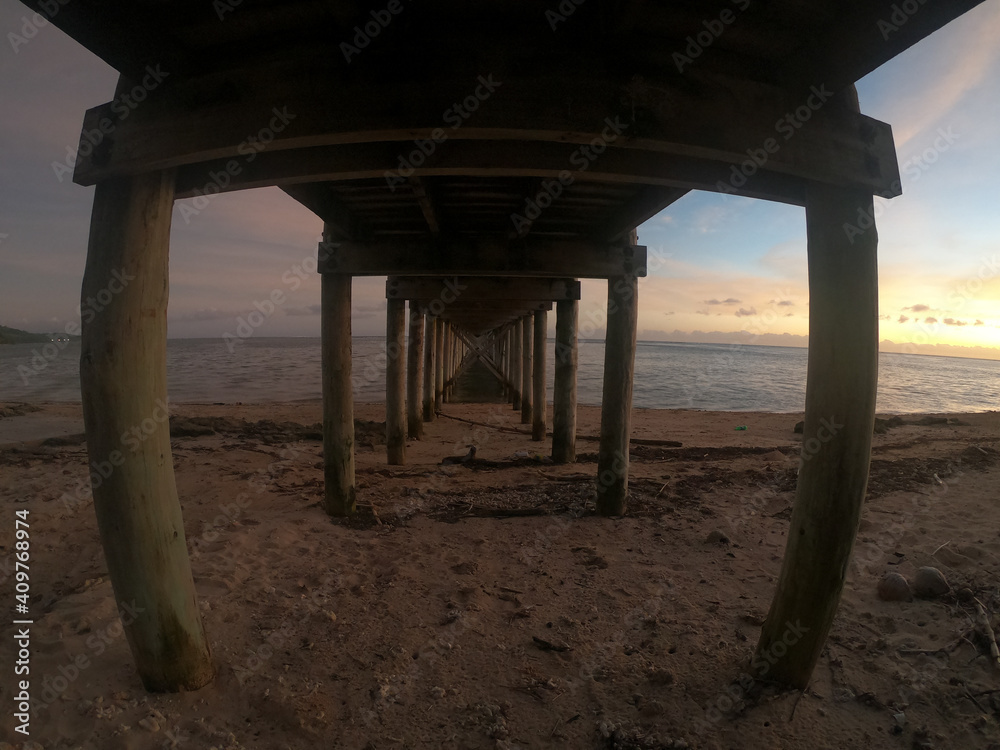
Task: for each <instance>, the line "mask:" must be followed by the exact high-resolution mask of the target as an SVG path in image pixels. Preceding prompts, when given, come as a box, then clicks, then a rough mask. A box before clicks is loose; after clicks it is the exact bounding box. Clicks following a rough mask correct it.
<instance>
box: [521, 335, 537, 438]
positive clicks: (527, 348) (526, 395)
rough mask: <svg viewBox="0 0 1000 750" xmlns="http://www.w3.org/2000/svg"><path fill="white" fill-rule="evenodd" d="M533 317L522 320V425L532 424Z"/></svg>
mask: <svg viewBox="0 0 1000 750" xmlns="http://www.w3.org/2000/svg"><path fill="white" fill-rule="evenodd" d="M533 324H534V323H533V320H532V318H531V315H525V316H524V317H523V318H521V424H531V399H532V397H533V394H532V386H531V370H532V367H531V355H532V343H531V342H532V337H531V334H532V326H533Z"/></svg>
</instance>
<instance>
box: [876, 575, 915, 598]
mask: <svg viewBox="0 0 1000 750" xmlns="http://www.w3.org/2000/svg"><path fill="white" fill-rule="evenodd" d="M878 598H879V599H881V600H882V601H884V602H908V601H911V600H912V599H913V592H912V591H910V584H909V583H907V581H906V579H905V578H903V576H901V575H900V574H899V573H886V574H885V575H884V576H882V580H881V581H879V582H878Z"/></svg>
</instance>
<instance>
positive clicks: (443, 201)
mask: <svg viewBox="0 0 1000 750" xmlns="http://www.w3.org/2000/svg"><path fill="white" fill-rule="evenodd" d="M25 4H26V5H28V6H30V7H32V8H33V9H34V10H37V11H38V12H39V13H43V14H44V13H46V6H47V5H49V4H50V3H47V2H26V3H25ZM977 4H978V1H977V0H957V1H949V2H946V1H945V0H926V1H925V2H922V3H919V4H918V3H913V4H912V5H913V12H912V13H911V12H909V11H906V10H905V8H906V7H908V6H907V4H905V3H904V4H903V6H902V8H901V7H900V6H899V5H898V4H896V3H891V2H887V1H886V0H871V1H867V0H866V1H865V2H861V0H850V1H849V2H842V1H841V0H817V1H815V2H803V1H802V0H772V1H769V2H750V0H732V1H728V0H727V1H724V2H723V1H718V2H710V3H694V2H671V3H653V2H647V1H645V0H620V1H617V2H604V1H602V0H588V2H586V3H584V2H582V0H572V1H571V0H563V2H561V3H552V4H551V6H542V5H538V4H536V3H529V2H508V1H506V0H505V1H503V2H501V1H500V0H495V1H493V0H491V1H490V2H483V3H477V4H475V5H474V6H471V5H469V4H468V3H459V2H454V1H449V2H440V3H435V4H433V6H431V7H428V6H427V5H417V4H412V5H411V4H409V3H405V2H403V0H389V2H387V3H386V4H385V5H379V6H377V7H374V8H372V7H369V6H368V5H362V4H358V3H355V2H329V3H317V2H290V3H274V2H263V1H262V2H251V1H250V0H244V2H229V1H228V0H222V1H221V2H214V3H208V2H197V3H196V2H191V1H190V0H183V1H182V2H172V3H164V2H155V1H153V0H137V1H136V0H133V1H130V2H124V0H115V1H113V2H109V1H108V0H102V1H101V2H98V1H97V0H73V2H71V3H66V4H65V5H62V4H60V5H59V6H58V12H57V13H56V14H54V15H52V18H51V21H52V23H53V24H55V25H56V26H58V27H60V28H62V29H63V30H64V31H65V32H66V33H68V34H69V35H70V36H72V37H73V38H74V39H76V40H77V41H79V42H80V43H81V44H82V45H84V46H85V47H86V48H88V49H90V50H91V51H93V52H94V53H95V54H97V55H98V56H100V57H101V58H103V59H104V60H105V61H107V62H108V63H109V64H111V65H112V66H113V67H114V68H116V69H117V70H118V71H119V72H120V73H121V79H120V84H119V87H118V90H117V91H116V93H115V97H114V99H113V100H112V101H110V102H107V103H105V104H101V105H99V106H96V107H94V108H93V109H91V110H89V111H88V112H87V113H86V116H85V118H84V124H83V131H82V135H81V141H80V151H79V158H78V161H77V164H76V170H75V176H74V179H75V180H76V182H78V183H79V184H81V185H96V192H95V196H94V209H93V222H92V229H91V235H90V245H89V252H88V258H87V267H86V275H85V278H84V282H83V288H84V292H83V293H84V297H86V296H87V295H88V294H93V293H94V292H96V291H97V290H99V289H101V288H102V286H103V284H104V283H105V282H106V279H107V278H108V276H109V275H110V274H111V273H112V272H114V271H121V272H124V273H130V274H133V275H134V276H135V278H136V281H135V282H133V283H131V284H130V285H129V286H128V287H127V289H126V291H125V292H123V293H122V294H120V295H118V296H117V297H116V298H115V300H114V301H113V302H112V304H110V305H109V306H108V307H107V308H106V309H105V310H104V311H103V312H102V313H101V314H99V315H98V316H97V317H96V319H95V320H94V321H93V322H90V323H88V324H86V325H85V326H84V333H83V354H82V365H81V374H82V381H83V398H84V408H85V418H86V427H87V437H88V450H89V451H90V455H91V458H92V459H93V460H95V461H103V460H104V459H105V458H106V456H107V455H108V454H109V453H110V452H111V451H113V450H115V447H116V441H117V436H119V435H121V434H123V432H127V430H128V429H129V427H130V426H131V425H134V424H138V423H141V422H142V421H143V419H144V418H146V417H148V416H149V415H150V414H151V413H152V411H153V410H154V409H155V408H156V404H157V403H158V401H159V400H161V399H165V397H166V378H165V373H166V359H165V339H166V318H165V316H166V306H167V287H168V275H167V256H168V245H169V235H170V216H171V207H172V204H173V201H174V200H175V199H177V198H191V197H194V198H195V199H196V200H195V205H197V203H198V199H202V200H207V196H211V195H212V194H215V193H219V192H224V191H234V190H241V189H246V188H252V187H262V186H278V187H280V188H282V189H283V190H285V191H286V192H287V193H288V194H289V195H291V196H292V197H293V198H295V199H296V200H298V201H299V202H301V203H302V204H303V205H304V206H306V207H307V208H309V209H310V210H311V211H313V212H314V213H315V214H316V216H317V217H319V219H321V220H322V223H323V241H322V243H321V244H320V246H319V248H318V267H319V271H320V273H322V326H323V329H322V346H323V357H322V361H323V370H324V372H323V400H324V450H325V459H324V465H325V479H326V491H325V497H324V507H325V509H326V510H327V512H329V513H331V514H335V515H343V514H350V513H352V512H354V510H355V504H356V491H355V482H354V432H353V431H354V422H353V407H352V384H351V383H352V381H351V314H350V311H351V279H352V278H353V277H354V276H386V277H388V282H387V288H386V297H387V301H388V304H387V344H386V346H387V351H386V354H387V363H388V364H387V373H386V375H387V377H386V380H387V398H386V405H387V439H388V449H387V460H388V461H389V462H391V463H402V462H404V461H405V437H406V436H408V437H409V438H410V439H417V438H420V436H421V434H422V423H423V422H424V421H427V420H430V419H433V418H434V416H435V414H436V412H437V411H438V410H439V409H440V408H441V404H442V402H443V401H444V400H447V399H448V398H450V397H451V393H452V389H453V386H454V381H455V378H456V376H458V375H459V374H461V373H462V372H463V371H464V370H465V369H466V368H467V367H469V366H470V365H471V363H472V362H476V363H478V365H482V366H485V367H486V368H487V369H488V370H489V371H490V372H492V373H493V374H494V376H495V377H496V378H497V379H498V380H499V381H500V382H501V383H502V385H503V388H504V389H505V392H506V393H507V395H508V396H509V398H510V401H511V404H512V406H513V408H520V409H521V414H522V421H524V422H526V423H530V424H531V425H532V433H533V437H534V438H535V439H537V440H542V439H544V438H545V436H546V433H547V430H548V425H547V424H546V417H545V414H546V412H545V404H546V399H547V394H546V389H545V383H546V367H547V362H546V346H545V344H546V340H547V331H548V317H547V316H548V311H549V310H551V309H553V308H554V311H555V319H556V320H555V330H556V339H557V341H556V356H555V362H554V368H555V376H556V377H555V388H554V393H553V403H554V412H553V424H552V432H553V442H552V456H553V459H554V460H556V461H563V462H566V461H573V460H574V458H575V442H574V440H575V413H576V385H575V383H576V337H577V324H576V318H577V306H578V300H579V297H580V294H579V281H578V280H579V279H583V278H589V279H604V280H607V284H608V308H607V334H606V335H607V345H606V363H605V380H604V391H603V404H602V424H601V435H600V450H599V460H598V472H597V476H596V477H595V498H596V508H597V510H598V512H599V513H601V514H603V515H607V516H616V515H621V514H623V513H625V512H626V510H627V497H628V455H629V451H628V445H629V415H630V412H631V397H632V372H633V361H634V354H635V340H636V324H637V314H638V289H639V282H638V280H639V279H640V278H642V277H643V276H645V275H646V274H647V270H648V269H655V268H656V265H655V261H656V260H657V256H656V254H655V253H654V252H652V251H647V249H646V248H645V247H643V246H641V245H639V244H638V241H637V238H636V236H635V233H634V230H635V228H636V227H638V226H639V225H640V224H642V223H643V222H644V221H646V220H647V219H649V218H651V217H653V216H655V215H656V214H657V213H658V212H659V211H661V210H663V209H664V208H666V207H667V206H669V205H670V204H672V203H673V202H674V201H676V200H678V199H679V198H680V197H682V196H683V195H685V194H686V193H687V192H688V191H690V190H709V191H716V192H723V193H726V194H732V195H740V196H749V197H753V198H760V199H766V200H774V201H781V202H784V203H789V204H794V205H798V206H802V207H804V209H805V212H806V219H807V226H808V260H809V285H810V352H809V369H808V383H807V395H806V404H805V407H806V417H805V432H804V439H805V440H806V441H812V442H810V444H812V443H813V442H815V443H816V444H818V445H820V448H819V450H818V451H816V452H814V453H813V454H811V455H810V457H809V460H808V461H803V463H802V468H801V470H800V472H799V477H798V491H797V498H796V504H795V509H794V512H793V514H792V518H791V526H790V531H789V537H788V539H789V541H788V546H787V550H786V557H785V561H784V566H783V569H782V574H781V577H780V580H779V581H778V585H777V590H776V592H775V598H774V601H773V604H772V607H771V611H770V613H769V615H768V618H767V621H766V622H765V623H764V626H763V630H762V634H761V639H760V642H759V644H758V655H762V656H766V657H767V658H766V659H761V660H755V662H754V663H755V664H756V663H766V664H768V665H769V666H768V667H767V668H768V669H769V673H768V678H769V679H772V680H775V681H777V682H780V683H784V684H787V685H791V686H795V687H799V688H802V687H804V686H805V685H806V684H807V683H808V681H809V678H810V675H811V673H812V670H813V667H814V665H815V663H816V660H817V658H818V656H819V653H820V651H821V649H822V648H823V644H824V642H825V640H826V636H827V633H828V632H829V629H830V626H831V623H832V621H833V618H834V614H835V612H836V609H837V605H838V602H839V599H840V593H841V589H842V587H843V583H844V576H845V573H846V570H847V563H848V560H849V557H850V554H851V550H852V546H853V542H854V537H855V534H856V530H857V526H858V522H859V514H860V508H861V503H862V500H863V497H864V492H865V486H866V482H867V476H868V465H869V456H870V443H871V434H872V424H873V419H874V405H875V384H876V377H877V375H876V358H877V341H878V337H877V335H878V311H877V280H876V245H877V235H876V231H875V228H874V221H873V220H869V221H867V222H864V225H863V228H862V229H860V230H858V229H856V230H855V231H845V226H848V227H857V226H858V225H859V222H858V217H859V216H862V217H871V216H872V209H873V206H872V199H873V196H874V195H880V196H883V197H887V198H891V197H894V196H897V195H899V194H900V192H901V190H900V181H899V169H898V165H897V161H896V154H895V148H894V145H893V139H892V132H891V129H890V127H889V126H888V125H887V124H885V123H882V122H878V121H877V120H873V119H872V118H870V117H866V116H865V115H863V114H862V113H861V112H860V111H859V109H858V104H857V98H856V95H855V94H854V91H853V84H854V82H855V81H857V80H858V79H860V78H861V77H862V76H864V75H865V74H867V73H869V72H870V71H872V70H874V69H875V68H876V67H878V66H879V65H881V64H882V63H884V62H885V61H887V60H889V59H891V58H892V57H894V56H895V55H897V54H898V53H900V52H902V51H903V50H905V49H907V48H909V47H910V46H911V45H913V44H915V43H916V42H918V41H919V40H921V39H923V38H924V37H926V36H927V35H929V34H931V33H932V32H933V31H935V30H936V29H938V28H940V27H941V26H943V25H944V24H946V23H948V22H949V21H951V20H952V19H954V18H955V17H957V16H959V15H961V14H962V13H964V12H965V11H967V10H968V9H970V8H972V7H974V6H975V5H977ZM478 365H477V366H478ZM821 421H827V423H832V424H836V425H838V430H837V431H836V432H835V434H830V433H829V431H823V432H822V434H821ZM94 498H95V507H96V511H97V515H98V520H99V525H100V529H101V534H102V540H103V543H104V547H105V551H106V555H107V559H108V565H109V570H110V575H111V578H112V582H113V584H114V589H115V594H116V597H117V598H118V599H119V601H123V602H124V601H129V602H132V604H133V605H134V606H135V607H136V609H137V611H139V612H141V613H142V614H141V615H140V616H138V617H137V618H134V619H133V620H131V621H130V622H129V624H128V625H127V627H126V631H127V634H128V638H129V643H130V646H131V648H132V653H133V655H134V658H135V660H136V664H137V668H138V671H139V674H140V675H141V677H142V679H143V682H144V684H145V685H146V687H147V688H148V689H150V690H164V691H169V690H179V689H193V688H198V687H200V686H202V685H205V684H206V683H207V682H209V681H210V680H211V679H212V677H213V674H214V666H213V663H212V659H211V655H210V653H209V649H208V646H207V641H206V638H205V634H204V630H203V627H202V623H201V618H200V615H199V609H198V605H197V601H196V597H195V590H194V585H193V582H192V574H191V566H190V563H189V560H188V552H187V546H186V542H185V538H184V531H183V523H182V518H181V505H180V502H179V500H178V497H177V491H176V487H175V484H174V475H173V465H172V460H171V452H170V440H169V432H168V426H167V425H166V424H165V423H163V422H160V423H159V426H158V428H157V431H156V434H155V435H153V436H151V438H150V439H149V440H147V441H146V442H144V443H143V444H142V446H141V448H140V449H139V450H138V451H136V452H135V453H134V454H131V455H129V456H128V457H127V458H126V460H125V463H124V465H122V466H121V467H119V468H118V469H117V470H116V471H115V472H114V474H113V475H112V477H111V478H110V479H108V480H106V481H104V482H103V483H101V484H100V486H95V487H94ZM610 522H611V521H609V523H610ZM791 629H794V634H795V636H794V638H790V637H789V633H790V632H792V630H791ZM779 647H780V648H779Z"/></svg>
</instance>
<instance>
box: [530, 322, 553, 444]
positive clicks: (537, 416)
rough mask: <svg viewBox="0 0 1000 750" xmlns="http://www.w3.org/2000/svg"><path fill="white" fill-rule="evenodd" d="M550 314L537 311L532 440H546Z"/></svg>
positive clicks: (532, 376) (532, 399)
mask: <svg viewBox="0 0 1000 750" xmlns="http://www.w3.org/2000/svg"><path fill="white" fill-rule="evenodd" d="M548 317H549V315H548V313H547V312H546V311H545V310H535V332H534V349H535V351H534V354H533V355H532V356H533V358H534V370H533V372H532V375H531V385H532V396H531V401H532V410H531V413H532V418H531V439H532V440H545V428H546V415H545V410H546V408H547V405H546V398H545V387H546V382H545V380H546V374H545V348H546V344H547V343H548Z"/></svg>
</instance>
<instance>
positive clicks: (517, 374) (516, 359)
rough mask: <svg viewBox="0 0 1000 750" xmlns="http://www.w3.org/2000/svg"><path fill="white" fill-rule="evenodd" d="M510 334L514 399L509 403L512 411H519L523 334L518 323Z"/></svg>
mask: <svg viewBox="0 0 1000 750" xmlns="http://www.w3.org/2000/svg"><path fill="white" fill-rule="evenodd" d="M511 333H513V335H514V349H513V351H512V352H511V357H512V360H513V361H512V362H511V365H512V366H511V386H512V389H513V391H514V399H513V401H512V402H511V404H512V406H513V407H514V411H518V412H519V411H521V387H522V386H521V368H522V365H521V362H522V360H523V359H524V354H523V351H524V349H523V343H524V342H523V336H524V332H523V329H522V327H521V324H520V322H518V323H516V324H515V325H514V326H513V327H512V328H511Z"/></svg>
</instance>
